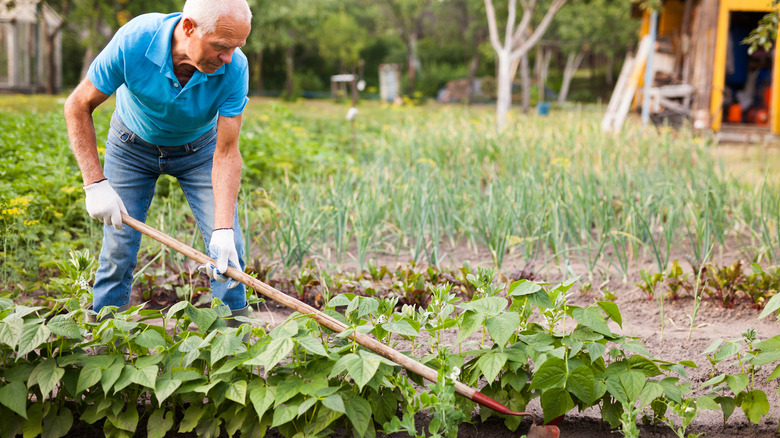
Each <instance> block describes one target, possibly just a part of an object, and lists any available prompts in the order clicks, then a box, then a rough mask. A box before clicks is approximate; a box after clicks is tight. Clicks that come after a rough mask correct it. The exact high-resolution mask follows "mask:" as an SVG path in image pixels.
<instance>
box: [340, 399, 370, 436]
mask: <svg viewBox="0 0 780 438" xmlns="http://www.w3.org/2000/svg"><path fill="white" fill-rule="evenodd" d="M344 408H345V410H346V414H347V418H349V422H350V423H352V427H354V428H355V433H356V434H357V436H359V437H364V436H366V434H367V432H368V428H369V426H370V425H371V405H370V404H369V403H368V402H367V401H366V400H365V399H363V398H362V397H360V396H358V395H356V396H354V397H352V398H351V399H349V400H347V402H346V404H345V405H344Z"/></svg>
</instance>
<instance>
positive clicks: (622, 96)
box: [602, 0, 780, 140]
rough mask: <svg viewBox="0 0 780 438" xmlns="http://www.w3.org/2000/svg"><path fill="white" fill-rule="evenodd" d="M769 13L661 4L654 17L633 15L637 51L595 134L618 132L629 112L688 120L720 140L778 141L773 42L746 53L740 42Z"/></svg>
mask: <svg viewBox="0 0 780 438" xmlns="http://www.w3.org/2000/svg"><path fill="white" fill-rule="evenodd" d="M771 11H772V5H771V0H664V1H663V3H662V9H661V11H660V12H658V13H657V15H656V17H653V16H652V13H651V12H647V11H646V12H639V11H636V12H637V13H636V16H637V18H641V19H642V26H641V30H640V37H641V38H640V45H639V47H638V49H637V51H636V53H635V54H634V55H633V56H632V57H630V58H629V59H627V61H629V62H627V64H628V65H627V66H625V65H624V71H623V72H622V73H621V78H620V79H619V80H618V84H617V87H616V89H615V91H614V93H613V98H612V100H614V101H615V102H612V101H610V107H609V108H608V110H607V115H606V116H605V120H604V124H603V125H602V127H603V128H604V129H605V130H616V129H620V125H622V122H623V120H624V119H625V115H624V114H623V111H625V112H628V111H629V110H630V108H634V109H642V110H645V111H646V112H649V113H650V114H651V115H652V116H653V117H655V118H657V119H660V118H662V117H670V118H673V117H675V116H677V117H687V118H689V119H690V120H691V121H692V123H693V126H694V128H696V129H701V130H712V131H714V132H717V133H719V136H720V137H721V138H723V139H734V140H763V139H766V138H768V137H771V136H772V135H776V134H780V108H779V107H778V104H780V69H777V68H775V66H777V65H778V60H779V58H778V55H780V51H778V50H776V48H777V43H778V42H777V41H776V42H775V45H774V47H773V48H772V49H771V50H770V51H765V50H761V49H760V50H756V51H755V52H753V53H750V52H749V50H748V46H747V45H746V44H744V43H743V41H744V39H745V38H746V37H747V36H748V35H749V34H750V31H751V30H753V29H755V28H756V27H757V26H758V22H759V20H760V19H761V17H763V16H764V15H765V14H766V13H768V12H771ZM653 41H655V44H653ZM651 46H652V47H651ZM647 67H649V68H650V70H651V71H650V72H649V75H648V72H647V69H646V68H647ZM646 77H649V78H652V81H653V82H652V84H651V86H650V87H644V79H645V78H646ZM621 80H622V84H621ZM645 90H647V93H645ZM645 94H647V97H645ZM626 101H628V102H629V103H628V104H627V103H626ZM643 105H644V106H646V107H647V108H642V106H643Z"/></svg>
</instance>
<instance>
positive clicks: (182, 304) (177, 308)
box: [165, 301, 192, 319]
mask: <svg viewBox="0 0 780 438" xmlns="http://www.w3.org/2000/svg"><path fill="white" fill-rule="evenodd" d="M190 306H192V304H190V302H189V301H179V302H178V303H176V304H174V305H173V306H171V308H170V309H168V312H167V313H166V314H165V318H166V319H171V318H173V317H174V316H175V315H176V314H177V313H179V312H181V311H182V310H184V309H186V308H187V307H190Z"/></svg>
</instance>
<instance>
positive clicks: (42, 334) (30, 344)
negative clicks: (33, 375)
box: [16, 322, 51, 358]
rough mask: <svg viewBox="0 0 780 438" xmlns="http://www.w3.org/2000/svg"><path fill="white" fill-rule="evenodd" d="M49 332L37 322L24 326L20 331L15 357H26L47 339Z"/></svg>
mask: <svg viewBox="0 0 780 438" xmlns="http://www.w3.org/2000/svg"><path fill="white" fill-rule="evenodd" d="M50 334H51V332H50V331H49V329H48V328H46V326H45V325H43V324H38V323H37V322H33V323H29V324H25V325H24V328H23V329H22V338H21V339H20V340H19V351H17V353H16V357H17V358H19V357H21V356H25V355H27V353H29V352H31V351H33V350H35V349H36V348H38V347H39V346H40V345H41V344H43V343H44V342H46V341H47V340H48V339H49V335H50Z"/></svg>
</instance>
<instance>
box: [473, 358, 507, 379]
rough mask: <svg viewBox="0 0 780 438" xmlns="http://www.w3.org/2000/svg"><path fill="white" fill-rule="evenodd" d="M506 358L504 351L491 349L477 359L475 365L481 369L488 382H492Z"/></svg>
mask: <svg viewBox="0 0 780 438" xmlns="http://www.w3.org/2000/svg"><path fill="white" fill-rule="evenodd" d="M507 359H508V358H507V355H506V353H502V352H501V351H498V350H491V351H490V352H488V353H487V354H483V355H482V356H481V357H480V358H479V359H477V367H479V369H480V371H482V375H484V376H485V379H486V380H487V381H488V383H493V382H494V381H495V380H496V377H498V373H500V372H501V370H502V369H503V368H504V364H506V361H507Z"/></svg>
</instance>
